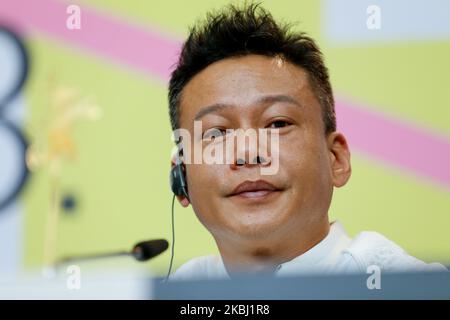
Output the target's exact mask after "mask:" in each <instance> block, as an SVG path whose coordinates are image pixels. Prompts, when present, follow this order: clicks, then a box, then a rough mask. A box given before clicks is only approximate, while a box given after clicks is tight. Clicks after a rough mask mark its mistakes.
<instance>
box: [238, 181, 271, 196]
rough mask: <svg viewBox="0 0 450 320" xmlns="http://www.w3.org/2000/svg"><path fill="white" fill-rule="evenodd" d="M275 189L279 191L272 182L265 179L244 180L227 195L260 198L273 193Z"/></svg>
mask: <svg viewBox="0 0 450 320" xmlns="http://www.w3.org/2000/svg"><path fill="white" fill-rule="evenodd" d="M275 191H280V189H279V188H277V187H275V186H274V185H273V184H271V183H269V182H267V181H265V180H257V181H249V180H247V181H244V182H243V183H241V184H239V185H238V186H237V187H236V188H234V190H233V191H232V192H231V194H230V195H229V196H230V197H232V196H240V197H245V198H261V197H265V196H267V195H269V194H270V193H273V192H275Z"/></svg>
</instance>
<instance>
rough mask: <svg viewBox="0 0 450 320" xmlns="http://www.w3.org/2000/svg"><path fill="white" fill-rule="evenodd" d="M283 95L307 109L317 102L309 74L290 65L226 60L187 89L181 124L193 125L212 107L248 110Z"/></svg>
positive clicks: (259, 58) (278, 61)
mask: <svg viewBox="0 0 450 320" xmlns="http://www.w3.org/2000/svg"><path fill="white" fill-rule="evenodd" d="M280 94H284V95H289V96H292V97H295V98H296V99H298V100H299V101H300V103H304V104H306V105H308V104H311V103H314V102H315V101H314V100H315V96H314V93H313V92H312V89H311V86H310V84H309V81H308V74H307V72H306V71H305V70H303V69H302V68H300V67H298V66H296V65H294V64H292V63H290V62H288V61H285V60H283V59H281V58H279V57H266V56H261V55H247V56H243V57H233V58H227V59H223V60H220V61H217V62H215V63H213V64H211V65H209V66H208V67H206V68H205V69H203V70H202V71H201V72H199V73H198V74H196V75H195V76H194V77H193V78H192V79H191V80H190V81H189V82H188V83H187V85H186V86H185V87H184V89H183V92H182V95H181V100H180V121H181V122H184V121H192V119H193V118H194V116H195V114H196V113H197V112H198V111H199V110H200V109H201V108H203V107H205V106H208V105H212V104H216V103H223V104H231V105H236V106H239V107H245V106H249V105H251V104H252V102H254V101H256V100H257V99H258V98H259V97H261V96H264V95H280ZM182 126H183V125H182Z"/></svg>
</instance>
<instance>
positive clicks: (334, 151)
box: [327, 132, 352, 187]
mask: <svg viewBox="0 0 450 320" xmlns="http://www.w3.org/2000/svg"><path fill="white" fill-rule="evenodd" d="M327 144H328V150H329V151H330V153H329V154H330V168H331V176H332V180H333V185H334V186H335V187H342V186H343V185H345V184H346V183H347V181H348V179H350V176H351V174H352V167H351V164H350V149H349V148H348V144H347V140H346V139H345V137H344V135H343V134H342V133H340V132H332V133H330V134H329V136H328V138H327Z"/></svg>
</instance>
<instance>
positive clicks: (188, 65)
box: [168, 4, 336, 134]
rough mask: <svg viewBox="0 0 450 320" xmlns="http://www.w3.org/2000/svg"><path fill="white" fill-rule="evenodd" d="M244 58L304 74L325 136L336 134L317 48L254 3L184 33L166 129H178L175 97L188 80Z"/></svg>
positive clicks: (331, 102) (325, 71) (330, 97)
mask: <svg viewBox="0 0 450 320" xmlns="http://www.w3.org/2000/svg"><path fill="white" fill-rule="evenodd" d="M249 54H259V55H264V56H268V57H276V56H279V57H281V58H283V59H285V60H287V61H289V62H291V63H293V64H295V65H297V66H299V67H301V68H303V69H304V70H306V72H307V73H308V76H309V80H310V84H311V86H312V88H313V90H314V93H315V94H316V97H317V99H318V101H319V103H320V104H321V106H322V113H323V121H324V124H325V134H328V133H331V132H333V131H336V114H335V110H334V99H333V92H332V88H331V85H330V81H329V75H328V69H327V67H326V66H325V63H324V61H323V56H322V53H321V51H320V49H319V47H318V46H317V44H316V43H315V42H314V40H313V39H312V38H310V37H309V36H307V35H306V33H304V32H292V31H291V25H289V24H283V25H281V24H279V23H277V22H276V21H275V20H274V19H273V17H272V15H271V14H270V13H269V12H267V11H266V10H265V9H263V8H262V7H261V6H260V5H259V4H248V5H244V7H242V8H239V7H237V6H234V5H229V6H228V7H226V8H225V9H223V10H221V11H219V12H217V13H209V14H208V15H207V18H206V20H205V21H203V22H201V23H200V24H197V25H195V26H193V27H192V28H191V29H190V32H189V37H188V38H187V40H186V41H185V42H184V44H183V47H182V50H181V54H180V56H179V59H178V62H177V64H176V68H175V69H174V71H173V72H172V74H171V78H170V82H169V94H168V96H169V115H170V121H171V125H172V130H176V129H178V128H179V126H180V124H179V117H180V100H181V94H182V91H183V88H184V87H185V86H186V84H187V83H188V82H189V80H191V79H192V78H193V77H194V76H195V75H196V74H197V73H199V72H200V71H202V70H203V69H205V68H206V67H207V66H209V65H210V64H212V63H214V62H216V61H219V60H222V59H226V58H230V57H238V56H245V55H249Z"/></svg>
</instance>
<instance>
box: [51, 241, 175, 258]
mask: <svg viewBox="0 0 450 320" xmlns="http://www.w3.org/2000/svg"><path fill="white" fill-rule="evenodd" d="M168 247H169V243H168V242H167V240H165V239H156V240H147V241H142V242H139V243H137V244H136V245H134V247H133V248H132V249H131V251H117V252H110V253H100V254H88V255H81V256H73V257H67V258H64V259H61V260H60V261H59V262H58V264H66V263H69V262H74V261H85V260H95V259H103V258H113V257H120V256H132V257H133V258H135V259H136V260H137V261H147V260H150V259H151V258H154V257H156V256H157V255H159V254H160V253H162V252H164V251H165V250H166V249H167V248H168Z"/></svg>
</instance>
